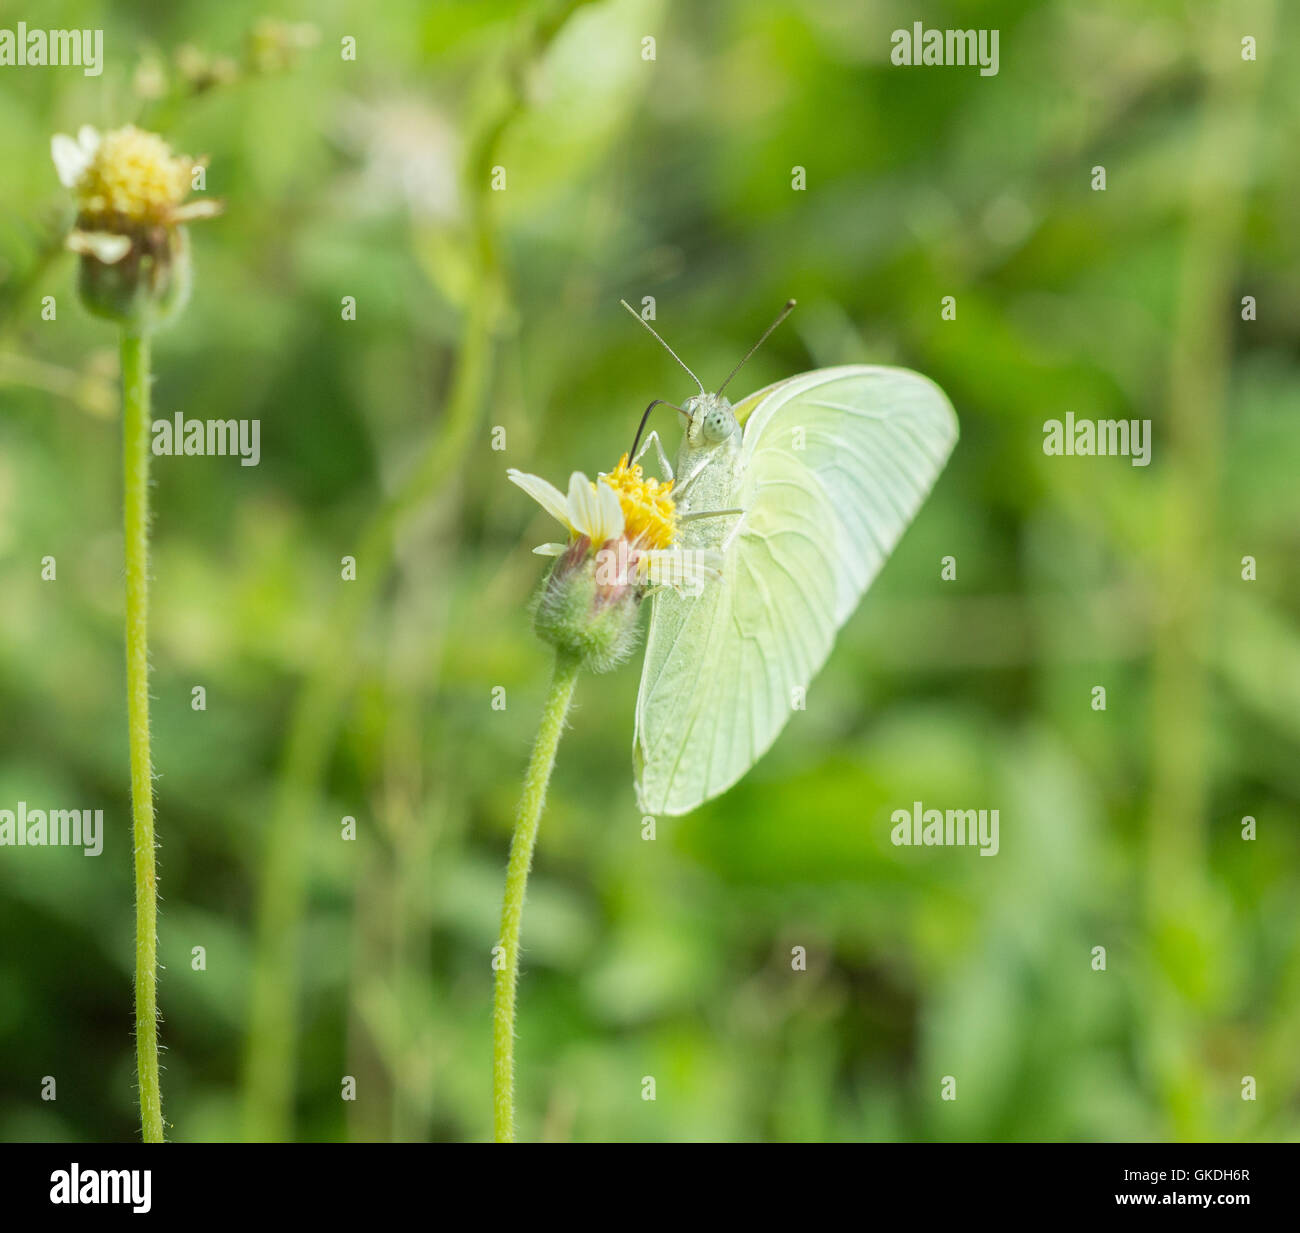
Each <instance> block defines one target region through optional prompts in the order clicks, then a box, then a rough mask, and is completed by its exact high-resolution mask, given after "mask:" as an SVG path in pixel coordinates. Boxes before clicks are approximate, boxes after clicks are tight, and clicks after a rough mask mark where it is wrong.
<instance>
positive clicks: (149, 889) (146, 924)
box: [122, 329, 163, 1143]
mask: <svg viewBox="0 0 1300 1233" xmlns="http://www.w3.org/2000/svg"><path fill="white" fill-rule="evenodd" d="M149 435H150V430H149V335H148V334H147V333H146V332H145V331H143V330H142V331H135V330H132V329H126V330H123V332H122V459H123V478H124V485H123V492H124V496H123V526H124V530H125V533H126V711H127V731H128V736H129V741H130V746H131V814H132V838H133V841H134V846H135V1050H136V1065H137V1069H138V1072H139V1082H140V1127H141V1131H142V1133H143V1135H144V1141H145V1142H146V1143H161V1142H162V1141H163V1120H162V1091H161V1089H160V1087H159V1083H158V988H157V981H158V874H157V870H156V868H155V864H154V825H153V764H152V761H151V760H150V756H149Z"/></svg>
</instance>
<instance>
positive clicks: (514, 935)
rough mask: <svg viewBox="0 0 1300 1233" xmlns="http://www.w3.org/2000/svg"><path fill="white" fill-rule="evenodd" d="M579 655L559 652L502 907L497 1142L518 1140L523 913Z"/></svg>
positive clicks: (495, 1021)
mask: <svg viewBox="0 0 1300 1233" xmlns="http://www.w3.org/2000/svg"><path fill="white" fill-rule="evenodd" d="M578 667H579V659H578V657H577V656H576V655H573V654H571V653H569V652H566V651H558V652H556V656H555V671H554V674H553V675H552V677H551V689H550V693H549V695H548V696H547V699H546V707H545V709H544V710H543V711H542V723H541V727H540V728H538V730H537V743H536V744H535V745H534V746H533V756H532V758H531V759H530V760H529V763H528V771H527V773H526V774H525V776H524V793H523V796H522V798H521V799H520V801H519V812H518V814H517V816H516V818H515V833H514V838H513V839H512V840H511V841H510V863H509V864H508V865H507V867H506V893H505V899H504V901H503V903H502V905H501V938H500V946H501V950H500V952H499V955H500V960H501V962H500V966H499V967H498V968H497V973H496V991H495V993H494V995H493V998H492V1104H493V1116H492V1124H493V1133H494V1137H495V1138H496V1141H497V1142H498V1143H513V1142H514V1138H515V991H516V988H517V986H518V984H519V923H520V919H521V917H522V916H523V911H524V893H525V891H526V889H527V886H528V871H529V869H530V868H531V867H532V864H533V848H534V847H535V846H536V844H537V826H538V823H539V822H540V821H541V817H542V807H543V806H544V805H545V804H546V787H547V785H548V784H549V783H550V782H551V771H552V770H553V769H554V767H555V750H556V748H557V746H558V745H559V743H560V733H561V732H563V731H564V720H565V717H566V716H567V715H568V713H569V704H570V703H571V702H572V701H573V687H574V685H575V684H576V683H577V680H578Z"/></svg>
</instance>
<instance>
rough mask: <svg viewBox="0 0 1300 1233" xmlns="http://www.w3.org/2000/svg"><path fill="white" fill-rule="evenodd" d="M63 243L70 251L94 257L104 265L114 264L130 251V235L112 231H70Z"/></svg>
mask: <svg viewBox="0 0 1300 1233" xmlns="http://www.w3.org/2000/svg"><path fill="white" fill-rule="evenodd" d="M65 243H66V245H67V247H68V248H69V249H71V251H72V252H74V253H80V254H81V255H82V256H88V257H94V258H96V259H97V260H99V261H102V262H103V263H104V264H105V265H114V264H115V263H116V262H118V261H121V260H122V258H123V257H125V256H126V255H127V253H129V252H130V251H131V238H130V236H125V235H118V234H116V233H115V232H112V231H70V232H68V238H67V240H66V241H65Z"/></svg>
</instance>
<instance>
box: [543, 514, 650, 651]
mask: <svg viewBox="0 0 1300 1233" xmlns="http://www.w3.org/2000/svg"><path fill="white" fill-rule="evenodd" d="M618 555H619V548H618V545H617V544H616V543H615V542H614V541H606V543H605V544H604V545H602V547H601V548H600V549H599V550H598V551H596V552H594V553H593V551H592V547H591V540H590V539H588V538H587V537H586V536H585V535H584V536H580V537H579V538H578V539H576V540H575V541H574V542H573V543H572V544H571V545H570V546H569V547H568V548H567V549H566V550H565V552H564V553H563V555H562V556H559V557H557V558H556V560H555V564H554V565H553V566H552V567H551V572H550V573H549V574H548V575H547V577H546V581H545V582H543V583H542V587H541V590H540V591H539V592H538V596H537V607H536V611H535V613H534V627H535V628H536V630H537V636H538V637H539V638H541V639H542V641H543V642H547V643H549V644H550V645H551V646H553V647H555V649H556V650H557V651H563V652H565V653H567V654H570V655H573V656H575V657H576V658H577V659H578V660H579V662H580V663H581V665H582V667H584V668H586V669H588V670H589V671H591V672H608V671H609V670H610V669H611V668H615V667H617V666H618V665H619V664H621V663H622V662H623V661H624V660H625V659H627V657H628V656H629V655H631V654H632V652H633V651H634V650H635V649H636V644H637V638H638V626H637V611H638V607H639V605H640V600H641V589H640V588H639V587H637V586H634V585H629V583H628V581H627V572H626V569H625V568H624V569H620V568H619V567H618V564H617V558H618Z"/></svg>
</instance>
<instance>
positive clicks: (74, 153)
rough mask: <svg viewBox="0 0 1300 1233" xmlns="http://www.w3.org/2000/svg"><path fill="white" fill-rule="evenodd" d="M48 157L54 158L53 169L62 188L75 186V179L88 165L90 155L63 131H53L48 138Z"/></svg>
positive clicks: (78, 177) (77, 178)
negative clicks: (53, 133) (57, 174)
mask: <svg viewBox="0 0 1300 1233" xmlns="http://www.w3.org/2000/svg"><path fill="white" fill-rule="evenodd" d="M50 157H51V158H52V159H53V160H54V170H55V171H57V172H58V173H59V183H60V184H62V185H63V187H64V188H76V186H77V181H78V180H80V179H81V177H82V174H83V173H84V172H85V170H86V168H87V167H88V166H90V157H89V156H88V155H87V154H86V153H85V151H83V150H82V148H81V147H80V146H79V145H78V144H77V143H76V142H75V141H73V140H72V138H71V137H68V136H66V135H65V134H63V133H55V135H54V136H53V137H51V138H50Z"/></svg>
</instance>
